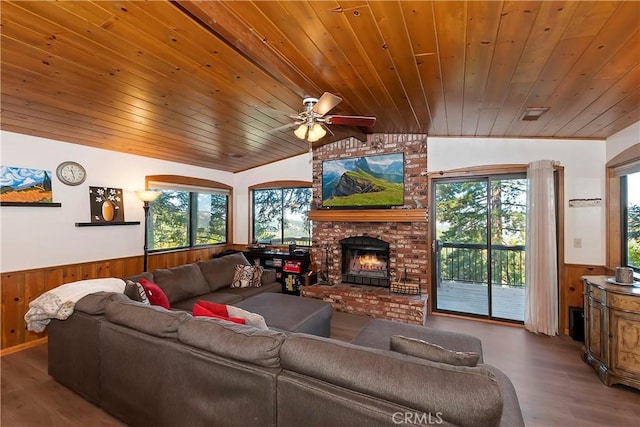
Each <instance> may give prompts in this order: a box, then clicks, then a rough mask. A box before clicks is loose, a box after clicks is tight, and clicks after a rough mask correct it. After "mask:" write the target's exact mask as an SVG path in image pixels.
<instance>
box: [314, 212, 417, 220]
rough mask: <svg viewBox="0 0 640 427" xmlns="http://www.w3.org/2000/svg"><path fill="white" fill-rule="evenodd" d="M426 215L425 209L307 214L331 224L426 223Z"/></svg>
mask: <svg viewBox="0 0 640 427" xmlns="http://www.w3.org/2000/svg"><path fill="white" fill-rule="evenodd" d="M426 215H427V210H426V209H357V210H342V209H318V210H312V211H311V212H309V219H310V220H311V221H333V222H426V220H427V216H426Z"/></svg>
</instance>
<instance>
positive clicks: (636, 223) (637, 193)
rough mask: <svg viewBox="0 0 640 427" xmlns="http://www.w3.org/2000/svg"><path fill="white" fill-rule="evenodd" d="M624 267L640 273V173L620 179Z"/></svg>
mask: <svg viewBox="0 0 640 427" xmlns="http://www.w3.org/2000/svg"><path fill="white" fill-rule="evenodd" d="M620 190H621V191H620V202H621V203H620V205H621V208H622V212H621V213H622V265H625V266H627V267H631V268H633V269H634V270H636V271H638V272H640V172H634V173H630V174H628V175H623V176H622V177H620Z"/></svg>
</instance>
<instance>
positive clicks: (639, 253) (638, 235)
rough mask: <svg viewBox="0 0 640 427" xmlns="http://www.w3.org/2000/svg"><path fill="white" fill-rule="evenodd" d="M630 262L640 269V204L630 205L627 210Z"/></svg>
mask: <svg viewBox="0 0 640 427" xmlns="http://www.w3.org/2000/svg"><path fill="white" fill-rule="evenodd" d="M627 258H628V264H629V265H630V266H632V267H635V268H638V269H640V205H629V208H628V210H627Z"/></svg>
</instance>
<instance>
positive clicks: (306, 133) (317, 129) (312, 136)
mask: <svg viewBox="0 0 640 427" xmlns="http://www.w3.org/2000/svg"><path fill="white" fill-rule="evenodd" d="M293 133H294V134H295V136H297V137H298V138H300V139H306V140H307V141H309V142H316V141H318V140H319V139H320V138H322V137H323V136H325V135H326V134H327V131H326V130H324V128H323V127H322V125H320V124H318V123H313V124H308V123H303V124H301V125H300V126H299V127H298V129H296V130H295V131H294V132H293Z"/></svg>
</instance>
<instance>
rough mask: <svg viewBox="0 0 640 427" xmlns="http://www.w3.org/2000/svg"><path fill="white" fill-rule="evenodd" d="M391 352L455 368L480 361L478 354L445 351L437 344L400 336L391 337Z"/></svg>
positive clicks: (474, 364) (472, 364)
mask: <svg viewBox="0 0 640 427" xmlns="http://www.w3.org/2000/svg"><path fill="white" fill-rule="evenodd" d="M391 351H396V352H398V353H402V354H407V355H409V356H413V357H419V358H421V359H426V360H431V361H433V362H440V363H446V364H448V365H455V366H471V367H473V366H476V365H477V364H478V360H479V359H480V355H479V354H478V353H474V352H465V351H453V350H447V349H446V348H444V347H440V346H439V345H437V344H432V343H430V342H426V341H423V340H419V339H417V338H407V337H404V336H402V335H392V336H391Z"/></svg>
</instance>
